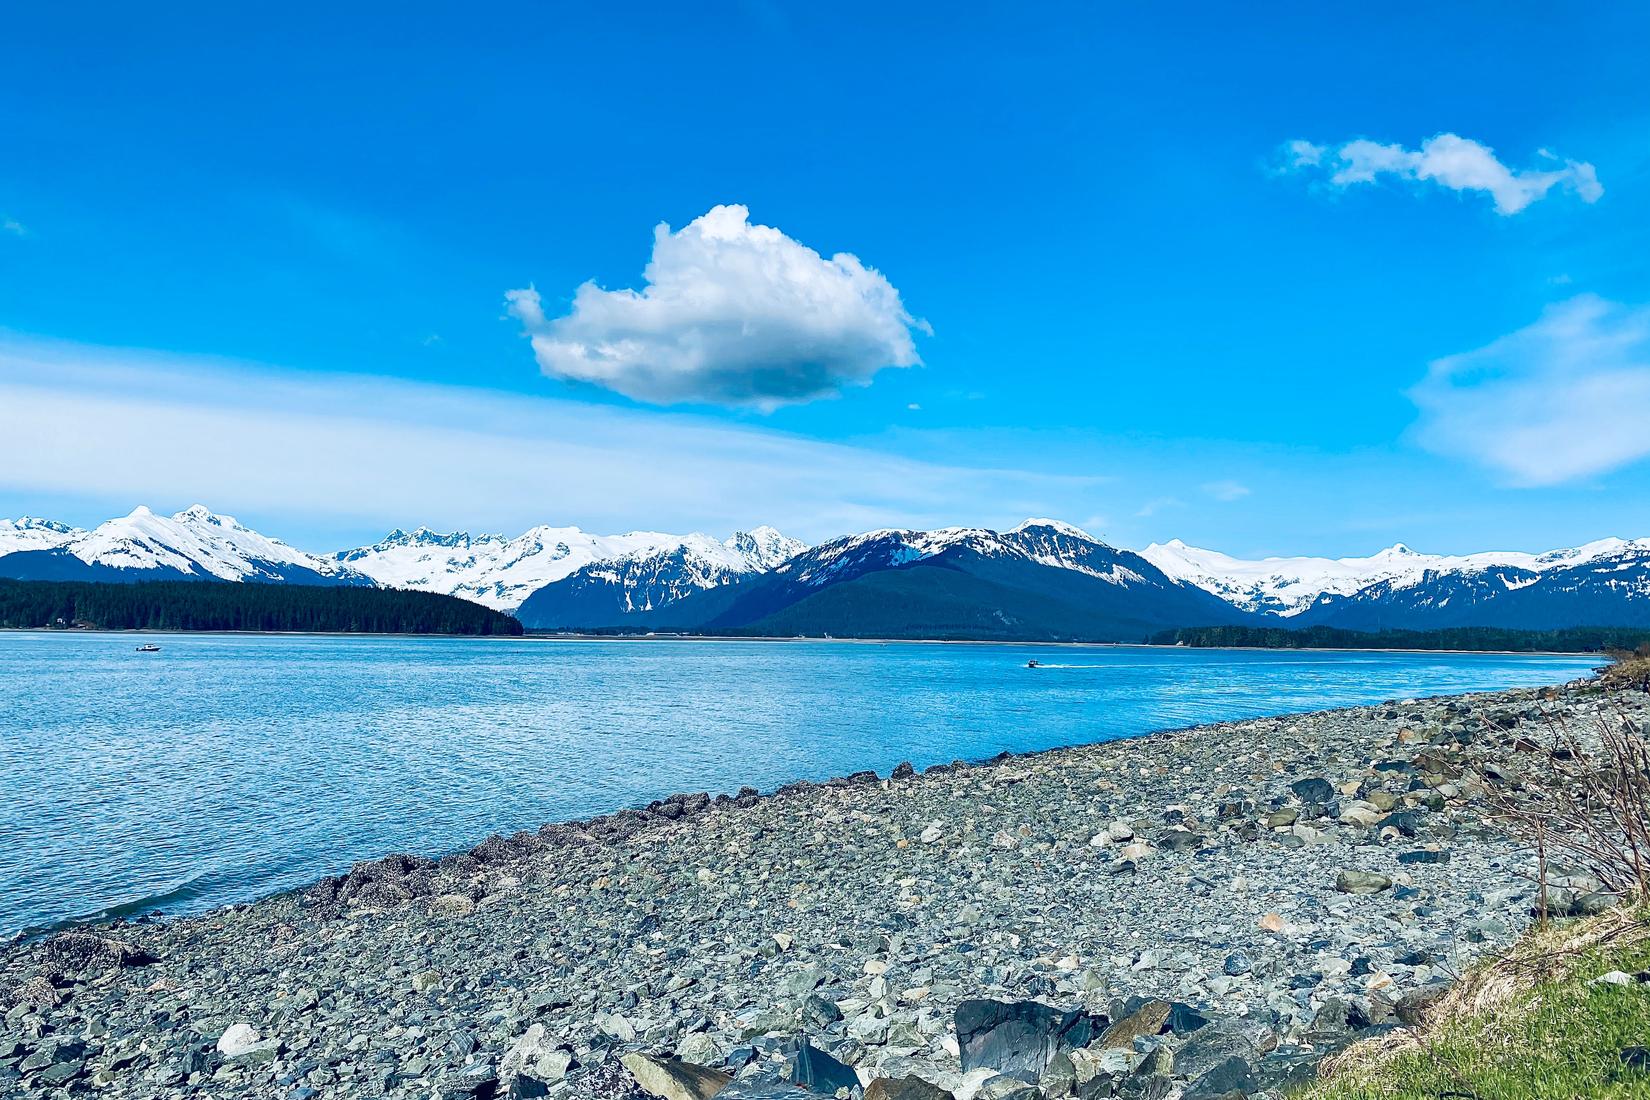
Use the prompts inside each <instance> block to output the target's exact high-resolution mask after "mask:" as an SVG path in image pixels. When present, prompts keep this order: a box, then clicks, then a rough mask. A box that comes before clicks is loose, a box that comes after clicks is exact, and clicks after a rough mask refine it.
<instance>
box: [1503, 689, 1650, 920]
mask: <svg viewBox="0 0 1650 1100" xmlns="http://www.w3.org/2000/svg"><path fill="white" fill-rule="evenodd" d="M1546 725H1547V735H1546V736H1545V737H1544V738H1541V739H1539V740H1538V739H1537V738H1534V737H1531V736H1530V735H1529V734H1520V735H1518V736H1517V737H1513V735H1512V731H1509V730H1506V729H1503V728H1501V727H1498V726H1493V725H1492V726H1491V730H1492V732H1493V733H1494V734H1495V735H1496V737H1495V738H1494V740H1497V741H1499V742H1501V745H1499V746H1493V747H1492V748H1491V749H1490V752H1489V753H1488V754H1484V755H1481V756H1480V757H1479V758H1478V759H1477V760H1476V761H1474V763H1473V765H1472V767H1473V770H1474V771H1475V773H1476V776H1477V779H1478V781H1479V783H1480V784H1481V787H1482V790H1483V792H1484V796H1485V798H1486V799H1487V801H1488V802H1489V805H1490V809H1491V814H1492V816H1493V817H1494V818H1496V819H1498V820H1499V821H1501V822H1502V823H1503V824H1504V825H1506V826H1507V827H1508V828H1509V829H1510V830H1511V831H1512V832H1513V834H1514V835H1515V836H1518V837H1520V838H1522V839H1524V840H1525V841H1527V842H1528V843H1529V845H1530V847H1531V848H1532V849H1533V850H1534V852H1535V853H1536V858H1537V879H1536V880H1537V884H1538V886H1539V888H1540V889H1539V891H1538V895H1537V906H1538V914H1537V915H1538V916H1539V917H1540V919H1541V922H1542V923H1543V924H1545V923H1546V918H1547V917H1548V915H1549V914H1548V913H1547V911H1546V910H1547V903H1548V900H1549V897H1550V895H1549V892H1548V889H1547V885H1548V881H1549V880H1548V871H1549V864H1550V862H1551V861H1552V860H1553V859H1554V857H1555V856H1556V857H1557V858H1558V859H1560V860H1561V861H1565V862H1571V863H1574V864H1577V865H1579V867H1580V868H1581V869H1582V870H1584V871H1585V872H1586V873H1587V874H1589V875H1591V876H1592V877H1593V878H1595V879H1597V880H1598V881H1599V883H1601V884H1602V886H1603V888H1604V890H1605V891H1606V892H1608V893H1611V894H1615V895H1616V896H1617V897H1620V898H1630V897H1637V898H1650V744H1647V743H1646V741H1645V739H1644V737H1643V736H1642V734H1641V733H1640V732H1639V730H1638V729H1637V727H1636V726H1635V725H1634V724H1633V722H1632V720H1631V719H1629V718H1628V717H1627V716H1626V715H1625V714H1623V713H1622V712H1620V711H1619V710H1618V711H1616V712H1615V713H1613V714H1606V715H1604V716H1602V717H1601V718H1600V719H1599V721H1598V723H1597V724H1596V727H1594V728H1591V729H1588V730H1586V731H1585V732H1583V731H1579V730H1577V729H1576V728H1574V727H1573V726H1572V725H1571V723H1570V722H1569V720H1568V719H1566V718H1565V717H1564V716H1563V715H1562V714H1558V715H1554V714H1548V715H1546ZM1509 740H1511V741H1512V744H1513V747H1514V748H1515V749H1517V750H1519V751H1518V752H1517V753H1515V754H1514V755H1515V757H1516V759H1517V761H1518V762H1515V761H1514V760H1513V759H1509V758H1508V756H1507V755H1506V754H1505V753H1504V752H1502V751H1501V749H1502V748H1503V747H1504V745H1505V743H1506V742H1507V741H1509Z"/></svg>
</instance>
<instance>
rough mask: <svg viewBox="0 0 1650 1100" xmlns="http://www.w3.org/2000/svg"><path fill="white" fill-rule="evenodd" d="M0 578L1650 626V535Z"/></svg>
mask: <svg viewBox="0 0 1650 1100" xmlns="http://www.w3.org/2000/svg"><path fill="white" fill-rule="evenodd" d="M0 577H10V578H17V579H23V580H101V581H119V582H124V581H139V580H223V581H254V582H265V583H291V584H319V585H337V584H344V585H374V584H376V585H381V586H384V587H393V588H410V589H422V590H425V591H431V592H438V593H442V594H447V595H455V596H459V597H461V598H465V599H469V600H473V601H475V602H477V603H482V604H486V605H488V606H491V607H493V608H496V609H499V610H505V611H513V612H515V613H516V614H517V616H518V617H519V618H520V619H521V621H522V622H523V623H524V624H525V625H527V626H529V627H545V628H558V629H577V628H603V629H607V628H620V629H625V630H631V629H637V630H690V631H700V630H712V631H722V630H726V631H731V632H743V633H756V634H761V633H778V634H794V633H804V634H820V633H830V634H837V635H841V636H852V635H856V634H857V635H877V634H880V635H887V636H902V635H903V636H921V637H980V638H1028V639H1029V638H1039V639H1042V638H1087V639H1094V640H1101V639H1112V640H1138V639H1140V638H1141V637H1143V636H1145V635H1147V634H1149V633H1153V632H1155V631H1157V630H1160V629H1165V628H1171V627H1195V626H1215V625H1223V624H1242V623H1248V624H1254V625H1265V624H1272V625H1280V624H1281V625H1288V626H1292V627H1307V626H1320V625H1321V626H1332V627H1341V628H1346V629H1352V630H1366V631H1367V630H1394V629H1396V630H1428V629H1439V628H1444V627H1451V626H1485V627H1506V628H1515V629H1532V630H1537V629H1540V630H1545V629H1554V628H1558V627H1566V626H1641V625H1642V626H1650V539H1639V540H1635V541H1628V540H1623V539H1600V540H1598V541H1596V542H1590V543H1587V544H1585V545H1583V546H1578V547H1575V548H1572V549H1562V550H1550V551H1547V552H1546V553H1541V554H1528V553H1522V552H1516V551H1496V552H1488V553H1479V554H1465V555H1440V554H1422V553H1417V552H1416V551H1414V550H1411V549H1410V548H1409V547H1407V546H1404V545H1402V544H1399V545H1396V546H1392V547H1390V548H1388V549H1386V550H1382V551H1380V552H1379V553H1376V554H1373V555H1370V556H1369V557H1351V558H1333V559H1331V558H1312V557H1298V558H1266V559H1262V560H1258V561H1257V560H1245V559H1241V558H1235V557H1231V556H1229V555H1226V554H1221V553H1219V552H1217V551H1213V550H1205V549H1200V548H1198V547H1193V546H1187V545H1186V544H1185V543H1183V542H1180V541H1179V540H1176V541H1173V542H1168V543H1163V544H1156V543H1154V544H1152V545H1151V546H1148V547H1147V548H1146V549H1145V550H1143V551H1141V552H1140V553H1138V554H1136V553H1132V552H1130V551H1128V550H1122V549H1118V548H1116V547H1112V546H1109V545H1107V544H1106V543H1104V542H1102V541H1101V540H1099V539H1097V538H1095V537H1093V536H1092V535H1089V534H1088V533H1086V532H1084V531H1083V530H1081V529H1079V528H1077V527H1073V526H1071V525H1070V524H1067V523H1061V522H1059V521H1057V520H1047V519H1037V520H1027V521H1026V522H1024V523H1022V524H1020V525H1019V526H1017V527H1014V528H1012V529H1010V530H1007V531H1000V532H999V531H992V530H988V529H986V528H981V527H947V528H941V529H938V530H932V531H918V530H901V529H883V530H877V531H868V532H865V533H863V534H857V535H849V536H846V537H843V538H838V539H833V540H831V541H829V542H826V543H823V544H821V545H819V546H816V547H814V548H812V549H809V548H808V547H806V546H805V545H804V544H803V543H801V542H798V541H797V540H795V539H791V538H787V537H786V536H784V535H782V534H780V533H779V532H778V531H776V530H774V529H773V528H771V527H757V528H754V529H752V530H750V531H748V532H738V533H736V534H734V535H733V536H732V537H731V538H728V539H726V540H720V539H716V538H713V537H711V536H709V535H703V534H689V535H672V534H665V533H662V532H657V531H633V532H630V533H628V534H623V535H593V534H589V533H587V532H584V531H581V530H579V529H578V528H577V527H548V526H546V527H535V528H533V529H532V530H530V531H527V532H526V533H524V534H522V535H519V536H517V537H516V538H505V537H504V536H502V535H470V534H468V533H466V532H462V531H459V532H452V533H447V534H443V533H438V532H435V531H431V530H429V529H428V528H424V527H420V528H418V529H416V530H414V531H411V532H407V531H392V532H391V533H390V534H389V535H387V536H386V537H385V538H384V539H383V540H381V541H380V542H378V543H375V544H373V545H372V546H363V547H358V548H356V549H353V550H342V551H338V552H336V553H334V554H326V555H317V554H309V553H305V552H304V551H302V550H298V549H295V548H294V547H292V546H290V545H288V544H286V543H284V542H282V541H281V540H279V539H275V538H271V537H268V536H266V535H263V534H260V533H259V532H257V531H254V530H252V529H251V528H248V527H246V526H244V525H243V524H241V523H240V522H238V521H237V520H235V519H234V518H233V517H231V516H225V515H220V514H218V513H215V512H212V511H211V510H210V509H207V508H205V507H203V506H201V505H196V506H194V507H192V508H186V509H184V510H183V511H181V512H178V513H176V514H175V515H171V516H165V515H159V514H156V513H154V512H152V511H150V510H149V509H148V508H138V509H136V510H134V511H133V512H132V513H131V514H130V515H127V516H122V517H119V518H117V519H112V520H109V521H107V522H106V523H102V524H100V525H98V526H97V527H95V528H93V529H92V530H82V529H79V528H76V527H72V526H70V525H68V524H64V523H58V522H55V521H52V520H46V519H34V518H27V517H25V518H23V519H17V520H0Z"/></svg>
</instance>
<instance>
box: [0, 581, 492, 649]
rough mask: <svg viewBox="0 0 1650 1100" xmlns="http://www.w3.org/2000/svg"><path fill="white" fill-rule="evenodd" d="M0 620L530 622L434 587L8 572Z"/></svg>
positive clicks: (440, 628)
mask: <svg viewBox="0 0 1650 1100" xmlns="http://www.w3.org/2000/svg"><path fill="white" fill-rule="evenodd" d="M0 627H5V628H13V629H15V628H47V629H51V628H64V629H67V628H72V627H81V628H97V629H101V630H157V631H159V630H167V631H170V630H268V631H311V632H315V633H327V634H330V633H361V634H471V635H476V634H489V635H490V634H501V635H511V634H520V633H521V632H522V628H521V624H520V623H519V622H517V621H516V620H515V619H512V618H511V617H510V616H508V615H505V614H503V613H502V612H498V611H494V610H492V609H491V608H487V607H482V606H481V605H480V604H474V603H470V602H469V601H467V600H461V599H458V598H457V597H454V596H439V595H436V594H435V593H432V592H398V591H394V590H391V589H381V588H352V587H336V586H334V587H319V586H315V585H281V584H231V583H225V582H221V581H138V582H128V583H124V584H97V583H86V582H77V581H71V582H54V581H16V580H0Z"/></svg>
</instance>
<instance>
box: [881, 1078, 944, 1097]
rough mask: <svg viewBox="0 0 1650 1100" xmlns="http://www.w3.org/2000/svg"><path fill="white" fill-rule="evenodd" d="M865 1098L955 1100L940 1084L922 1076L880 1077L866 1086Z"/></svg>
mask: <svg viewBox="0 0 1650 1100" xmlns="http://www.w3.org/2000/svg"><path fill="white" fill-rule="evenodd" d="M865 1100H955V1098H954V1097H953V1096H952V1095H951V1094H950V1093H949V1092H947V1091H945V1090H944V1089H942V1088H940V1087H939V1086H938V1085H935V1084H931V1083H929V1082H927V1081H924V1080H923V1079H922V1078H921V1077H900V1078H897V1079H896V1078H890V1077H878V1078H877V1079H876V1080H874V1081H872V1082H871V1083H870V1084H869V1085H866V1086H865Z"/></svg>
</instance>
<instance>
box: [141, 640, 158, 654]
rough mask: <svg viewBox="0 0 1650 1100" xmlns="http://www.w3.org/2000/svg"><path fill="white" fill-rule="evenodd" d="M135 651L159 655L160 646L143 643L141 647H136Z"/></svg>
mask: <svg viewBox="0 0 1650 1100" xmlns="http://www.w3.org/2000/svg"><path fill="white" fill-rule="evenodd" d="M137 651H138V652H139V653H159V652H160V646H158V645H156V644H155V643H154V642H144V643H143V644H142V645H140V646H138V647H137Z"/></svg>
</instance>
